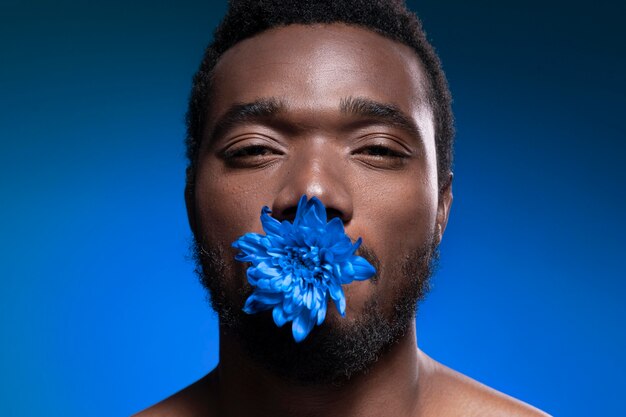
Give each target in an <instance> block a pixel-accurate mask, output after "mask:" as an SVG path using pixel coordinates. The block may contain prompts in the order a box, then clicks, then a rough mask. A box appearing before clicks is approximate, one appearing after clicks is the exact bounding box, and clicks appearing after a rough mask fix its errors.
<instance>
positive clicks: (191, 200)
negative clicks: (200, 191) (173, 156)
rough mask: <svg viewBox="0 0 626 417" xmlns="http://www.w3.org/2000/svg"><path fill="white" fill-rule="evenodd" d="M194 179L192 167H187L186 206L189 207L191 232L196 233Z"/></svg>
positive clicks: (188, 215)
mask: <svg viewBox="0 0 626 417" xmlns="http://www.w3.org/2000/svg"><path fill="white" fill-rule="evenodd" d="M194 189H195V186H194V181H193V178H192V172H191V167H187V177H186V179H185V206H186V207H187V221H188V222H189V228H190V229H191V232H192V233H193V234H194V235H195V234H196V205H195V196H194Z"/></svg>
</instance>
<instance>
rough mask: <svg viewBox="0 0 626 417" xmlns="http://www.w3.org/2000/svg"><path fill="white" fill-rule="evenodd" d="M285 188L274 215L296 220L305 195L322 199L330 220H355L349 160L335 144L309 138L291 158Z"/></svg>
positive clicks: (279, 197)
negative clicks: (299, 205) (348, 173)
mask: <svg viewBox="0 0 626 417" xmlns="http://www.w3.org/2000/svg"><path fill="white" fill-rule="evenodd" d="M289 159H290V162H289V169H288V170H286V171H287V172H286V174H285V177H284V179H283V186H282V189H281V190H280V191H279V193H278V195H277V196H276V200H275V202H274V204H273V206H274V207H273V211H274V216H283V217H285V218H288V217H292V216H293V215H294V214H295V213H294V209H295V207H297V204H298V200H299V199H300V197H301V196H302V195H303V194H306V195H307V197H308V198H311V197H313V196H315V197H317V198H319V199H320V200H321V201H322V203H324V205H325V206H326V211H327V214H328V217H329V219H330V218H331V217H340V218H341V219H342V221H343V222H344V223H345V222H348V221H349V220H350V218H351V217H352V199H351V194H350V191H349V187H348V184H347V183H346V180H347V176H346V175H345V165H346V161H344V160H343V157H342V155H341V152H340V150H339V149H337V146H334V144H333V143H332V141H329V140H326V139H320V138H316V139H314V138H307V139H305V141H304V143H302V144H300V146H297V147H296V150H295V151H294V152H293V153H292V157H291V158H289Z"/></svg>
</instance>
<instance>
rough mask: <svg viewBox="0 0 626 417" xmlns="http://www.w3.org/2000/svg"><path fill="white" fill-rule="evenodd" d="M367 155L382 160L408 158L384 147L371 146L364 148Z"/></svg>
mask: <svg viewBox="0 0 626 417" xmlns="http://www.w3.org/2000/svg"><path fill="white" fill-rule="evenodd" d="M361 151H366V152H365V153H366V154H367V155H371V156H375V157H380V158H407V155H406V154H404V153H402V152H398V151H396V150H394V149H391V148H389V147H387V146H383V145H371V146H367V147H366V148H363V149H362V150H361Z"/></svg>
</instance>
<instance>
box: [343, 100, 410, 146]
mask: <svg viewBox="0 0 626 417" xmlns="http://www.w3.org/2000/svg"><path fill="white" fill-rule="evenodd" d="M339 108H340V110H341V112H342V113H345V114H349V115H352V116H357V117H361V118H367V119H374V120H376V121H378V122H381V123H383V124H388V125H391V126H394V127H397V128H399V129H402V130H404V131H406V132H407V133H409V134H410V135H411V136H414V137H416V138H418V139H419V138H422V133H421V131H420V128H419V126H418V125H417V124H416V123H415V122H414V121H413V119H412V118H411V117H409V116H408V115H407V114H406V113H404V112H403V111H402V110H400V109H399V108H398V107H397V106H395V105H393V104H390V103H380V102H378V101H374V100H371V99H368V98H364V97H348V98H345V99H342V100H341V102H340V104H339Z"/></svg>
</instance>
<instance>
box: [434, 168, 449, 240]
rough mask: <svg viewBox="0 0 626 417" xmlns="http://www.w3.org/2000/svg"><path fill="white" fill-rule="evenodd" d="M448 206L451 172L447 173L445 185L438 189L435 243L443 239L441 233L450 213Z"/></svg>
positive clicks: (444, 228)
mask: <svg viewBox="0 0 626 417" xmlns="http://www.w3.org/2000/svg"><path fill="white" fill-rule="evenodd" d="M450 206H452V172H450V173H448V178H446V182H445V185H444V186H443V188H441V190H439V202H438V204H437V225H436V231H435V234H436V236H435V239H436V241H437V245H439V244H440V243H441V240H442V239H443V233H444V232H445V230H446V226H447V224H448V216H449V215H450Z"/></svg>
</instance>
